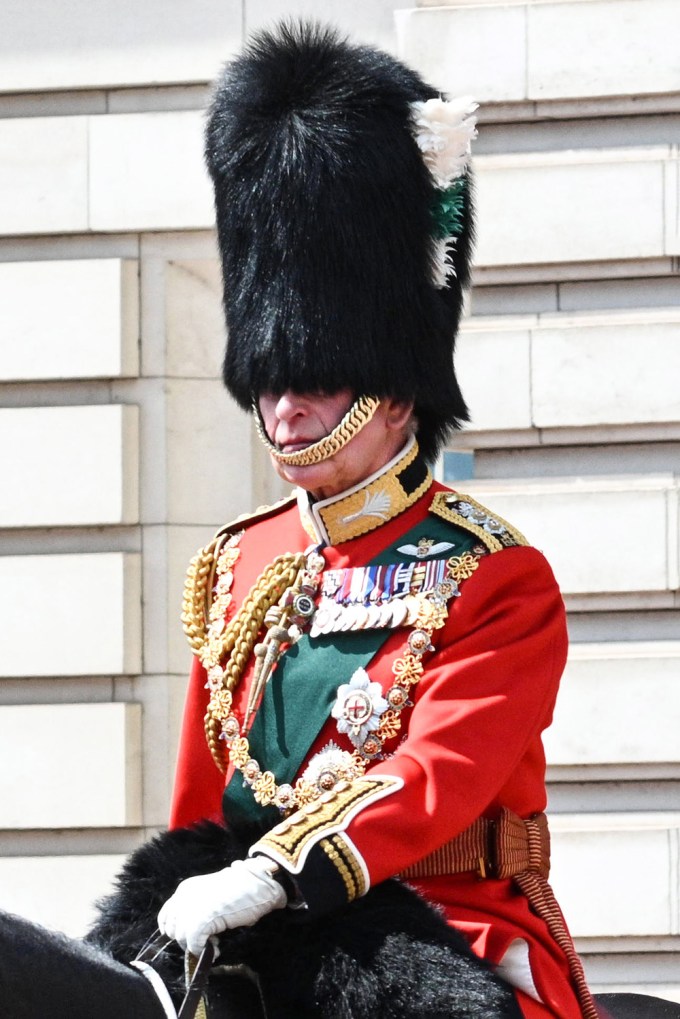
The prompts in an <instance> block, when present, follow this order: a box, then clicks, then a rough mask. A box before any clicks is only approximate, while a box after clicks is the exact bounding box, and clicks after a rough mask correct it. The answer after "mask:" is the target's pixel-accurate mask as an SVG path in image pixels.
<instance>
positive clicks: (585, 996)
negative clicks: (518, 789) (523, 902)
mask: <svg viewBox="0 0 680 1019" xmlns="http://www.w3.org/2000/svg"><path fill="white" fill-rule="evenodd" d="M468 871H476V872H477V874H478V875H479V877H480V878H497V879H503V878H512V880H513V881H514V882H515V884H517V886H518V887H519V888H520V889H521V891H522V892H523V894H524V895H525V896H526V898H527V899H528V901H529V904H530V905H531V907H532V909H533V910H534V912H535V913H536V914H537V915H538V916H539V917H540V918H541V920H543V921H544V923H545V924H546V926H547V928H548V930H549V931H550V934H551V936H552V937H553V939H554V940H555V942H556V943H557V944H558V945H559V947H560V948H561V950H562V951H563V952H564V955H565V956H566V959H567V962H568V963H569V972H570V974H571V978H572V981H573V984H574V989H575V991H576V994H577V997H578V1001H579V1005H580V1007H581V1012H582V1014H583V1019H598V1015H599V1013H598V1011H597V1008H596V1006H595V1002H594V1001H593V998H592V995H591V993H590V991H589V990H588V984H587V983H586V978H585V974H584V972H583V966H582V964H581V960H580V958H579V957H578V954H577V952H576V949H575V948H574V943H573V941H572V940H571V935H570V934H569V931H568V930H567V925H566V923H565V920H564V916H563V915H562V910H561V909H560V907H559V905H558V903H557V900H556V899H555V895H554V893H553V890H552V888H551V887H550V885H549V884H548V874H549V873H550V832H549V831H548V819H547V817H546V816H545V814H535V815H534V816H533V817H530V818H528V819H527V820H523V819H522V818H521V817H519V816H518V815H517V814H515V813H513V811H512V810H508V808H507V807H503V808H502V810H501V812H500V815H499V817H498V818H497V819H495V820H493V821H492V820H489V819H488V818H485V817H480V818H478V820H477V821H475V822H474V823H473V824H471V825H470V827H469V828H466V830H465V831H463V832H461V833H460V835H458V836H456V838H454V839H451V841H450V842H447V843H446V844H445V845H443V846H441V847H440V848H439V849H436V850H435V851H434V852H433V853H431V854H430V855H429V856H426V857H425V858H424V859H422V860H419V861H418V862H417V863H414V864H413V866H411V867H408V868H407V869H406V870H404V871H402V872H401V874H400V875H399V877H401V878H403V879H404V880H406V881H408V880H417V879H418V878H427V877H442V876H444V875H446V874H464V873H466V872H468Z"/></svg>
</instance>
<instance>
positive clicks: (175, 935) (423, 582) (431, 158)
mask: <svg viewBox="0 0 680 1019" xmlns="http://www.w3.org/2000/svg"><path fill="white" fill-rule="evenodd" d="M474 109H475V105H474V103H472V102H471V100H469V99H467V98H466V99H461V100H457V101H456V100H454V101H450V102H449V101H447V102H445V101H443V100H442V99H441V98H440V97H439V94H438V93H437V92H436V91H435V90H434V89H432V88H430V87H429V86H428V85H426V84H425V83H424V82H423V81H422V80H421V79H420V78H419V77H418V75H416V74H415V73H413V72H412V71H410V70H409V69H408V68H406V67H404V66H403V65H402V64H400V63H398V62H397V61H395V60H394V59H392V58H391V57H389V56H387V55H386V54H384V53H380V52H378V51H376V50H373V49H370V48H367V47H357V46H352V45H349V44H348V43H346V42H345V41H343V40H341V39H339V38H338V37H337V36H336V35H335V34H334V33H333V32H330V31H325V30H323V29H322V28H319V27H315V26H312V27H309V26H298V27H294V26H292V27H291V26H288V27H286V26H284V27H283V28H281V29H280V30H279V31H278V32H277V33H274V34H264V35H262V36H260V37H259V38H258V39H257V40H255V42H253V43H252V44H251V46H250V47H249V48H248V49H247V50H246V51H245V52H244V54H243V55H242V56H241V57H239V58H238V59H236V60H235V61H234V62H233V63H232V64H231V65H229V66H228V67H227V68H226V70H225V72H224V75H223V77H222V79H221V80H220V82H219V83H218V87H217V90H216V93H215V98H214V101H213V104H212V108H211V111H210V117H209V122H208V132H207V158H208V165H209V169H210V172H211V175H212V178H213V182H214V186H215V197H216V210H217V226H218V235H219V242H220V249H221V256H222V267H223V275H224V305H225V311H226V319H227V326H228V341H227V350H226V356H225V361H224V381H225V384H226V386H227V388H228V390H229V392H230V393H231V395H232V396H233V397H234V398H235V399H236V400H237V402H238V403H239V404H240V406H241V407H243V408H244V409H246V410H250V409H252V410H253V411H254V414H255V420H256V425H257V427H258V430H259V434H260V437H261V439H262V441H263V442H264V443H265V445H266V447H267V449H268V451H269V453H270V456H271V459H272V463H273V466H274V468H275V470H276V471H277V472H278V473H279V475H280V476H281V477H282V478H283V479H285V480H286V481H288V482H290V483H292V484H293V485H295V486H296V491H295V492H294V494H293V496H292V497H291V498H290V499H286V500H284V501H283V502H282V503H280V504H278V505H276V506H273V507H268V508H264V509H261V510H259V511H257V512H256V513H255V514H253V515H252V516H247V517H245V518H243V519H240V520H238V521H236V522H235V523H232V524H229V525H227V526H226V527H224V528H222V529H221V530H220V531H219V532H218V534H217V535H216V536H215V538H214V539H213V540H212V541H211V542H210V543H209V544H208V545H207V546H206V547H205V548H203V549H201V550H200V552H199V553H198V555H197V556H196V558H195V559H194V560H193V561H192V564H191V567H190V569H189V574H188V579H187V587H186V592H185V599H184V612H183V620H184V624H185V629H186V632H187V636H188V638H189V641H190V644H191V646H192V648H193V650H194V652H195V661H194V667H193V671H192V675H191V680H190V685H189V690H188V695H187V702H186V709H185V717H184V725H183V731H182V740H181V746H180V754H179V762H178V768H177V777H176V783H175V791H174V800H173V813H172V830H171V831H170V832H167V833H163V834H162V835H160V836H158V837H157V838H156V839H154V840H152V841H151V842H149V843H147V844H146V845H145V846H142V847H141V848H140V849H139V850H138V851H137V852H136V853H134V854H133V855H132V857H131V858H130V860H129V861H128V862H127V864H126V866H125V868H124V869H123V871H122V873H121V875H120V876H119V879H118V885H117V889H116V891H115V892H114V894H113V895H112V896H110V897H109V898H108V899H107V900H105V901H104V902H103V903H102V904H100V916H99V919H98V921H97V923H96V924H95V926H94V928H93V930H92V931H91V932H90V934H89V935H88V938H87V939H86V941H87V942H88V943H86V944H83V943H80V942H75V941H69V939H66V938H63V937H61V936H59V935H54V934H51V933H49V932H47V931H42V930H41V929H40V928H37V927H36V926H35V925H32V924H29V923H28V922H27V921H23V920H21V919H20V918H18V917H11V916H9V915H7V914H3V913H0V1013H1V1014H2V1015H3V1016H4V1015H7V1016H11V1017H12V1019H66V1017H67V1016H68V1019H90V1017H92V1016H94V1015H96V1016H97V1017H98V1019H115V1017H119V1016H121V1015H126V1016H134V1017H135V1019H176V1016H177V1014H179V1015H180V1016H181V1019H185V1017H186V1019H189V1017H191V1019H193V1016H194V1014H195V1012H196V998H195V997H192V994H190V995H188V996H187V998H186V999H185V1000H184V1003H183V1004H182V1006H181V1010H180V1012H179V1013H177V1011H176V1009H177V1008H178V1007H179V1006H180V1003H181V1002H182V999H183V997H184V989H185V980H184V966H185V962H186V964H187V969H188V971H189V972H190V973H191V972H192V971H193V969H194V964H195V961H196V960H195V958H192V957H196V956H199V955H201V953H202V952H203V950H204V948H206V946H208V947H207V948H206V951H205V952H204V954H203V958H202V960H201V962H200V963H199V968H198V972H199V974H202V972H203V971H202V966H203V962H204V961H205V960H206V959H208V958H209V954H210V946H211V945H213V944H214V943H216V945H217V948H218V950H219V953H220V955H219V959H218V965H217V967H215V968H213V970H211V971H210V975H209V978H208V993H207V1002H208V1006H207V1007H208V1013H207V1014H208V1015H209V1016H210V1017H211V1019H218V1017H219V1019H237V1017H239V1019H243V1017H245V1016H247V1017H248V1019H250V1017H253V1016H257V1017H258V1019H261V1017H262V1016H264V1015H266V1017H267V1019H363V1017H368V1016H371V1017H380V1016H389V1017H390V1019H516V1017H517V1016H526V1017H528V1019H550V1017H553V1019H579V1017H587V1019H596V1016H597V1015H598V1011H597V1009H596V1008H595V1005H594V1004H593V1000H592V998H591V996H590V994H589V992H588V989H587V987H586V984H585V980H584V977H583V972H582V969H581V965H580V962H579V960H578V957H577V955H576V953H575V951H574V947H573V944H572V941H571V938H570V936H569V933H568V931H567V928H566V926H565V923H564V920H563V917H562V914H561V912H560V909H559V907H558V905H557V903H556V902H555V899H554V897H553V895H552V892H551V890H550V886H549V885H548V882H547V876H548V869H549V838H548V829H547V821H546V818H545V814H544V810H545V806H546V791H545V781H544V772H545V758H544V753H543V747H542V743H541V733H542V731H543V730H544V729H545V728H546V727H547V726H548V725H549V724H550V720H551V716H552V710H553V705H554V701H555V696H556V693H557V687H558V684H559V680H560V676H561V673H562V669H563V667H564V662H565V657H566V628H565V617H564V606H563V603H562V599H561V597H560V594H559V591H558V589H557V586H556V583H555V580H554V577H553V575H552V573H551V571H550V568H549V566H548V565H547V563H546V562H545V560H544V559H543V557H542V556H541V554H540V553H539V552H538V551H536V550H535V549H534V548H532V547H531V546H530V545H529V544H528V543H527V541H526V539H525V538H524V537H523V536H522V535H521V534H520V533H519V532H518V531H517V530H516V529H515V528H514V527H512V525H511V524H509V523H508V522H506V521H504V520H502V519H501V518H500V517H498V516H497V515H496V514H495V513H493V512H492V511H490V510H488V509H486V508H485V507H484V506H481V505H480V504H479V503H477V502H476V501H475V500H474V499H473V498H471V497H469V496H467V495H465V494H462V493H460V492H454V491H451V490H450V489H448V488H445V487H444V486H443V485H441V484H439V483H437V482H436V481H434V480H433V478H432V475H431V473H430V468H429V466H428V465H429V464H431V463H432V462H433V461H434V460H435V458H436V456H437V454H438V452H439V451H440V449H441V447H442V445H443V443H444V442H445V440H446V438H447V436H448V435H449V434H450V432H451V431H452V430H453V429H454V428H456V427H458V426H459V425H460V424H461V423H462V422H463V421H465V420H466V419H467V416H468V415H467V408H466V406H465V403H464V401H463V397H462V395H461V392H460V389H459V387H458V383H457V380H456V376H455V373H454V367H453V348H454V340H455V336H456V332H457V328H458V322H459V318H460V314H461V309H462V303H463V295H464V289H465V287H466V286H467V284H468V282H469V261H470V250H471V243H472V181H471V171H470V166H469V154H470V141H471V139H472V138H473V137H474V133H475V129H474ZM488 370H490V371H493V370H494V367H493V365H491V366H489V368H488ZM215 822H217V823H215ZM395 879H396V880H395ZM428 903H431V904H433V905H434V907H436V908H435V909H432V908H431V907H430V905H428ZM157 923H158V926H159V927H160V931H161V934H162V935H163V937H161V938H160V939H159V938H158V937H157V935H158V930H157V927H156V924H157ZM209 942H210V946H209V945H208V943H209ZM470 946H471V949H472V950H470ZM185 949H187V950H188V953H189V954H188V956H187V958H186V960H185V957H184V950H185ZM130 964H132V965H130ZM236 970H237V971H238V974H241V973H242V972H244V971H247V973H248V974H249V977H248V981H247V982H246V983H245V984H244V983H243V982H242V981H241V983H239V980H240V976H238V975H235V971H236ZM254 986H256V987H257V993H255V994H254V992H253V990H252V988H253V987H254ZM192 993H193V992H192ZM622 997H623V998H624V999H625V1000H624V1001H623V1003H619V1002H614V1004H615V1005H616V1007H615V1008H614V1007H613V1008H612V1012H613V1014H615V1015H621V1016H624V1015H630V1016H634V1015H636V1014H640V1015H642V1014H644V1015H648V1016H649V1017H651V1016H652V1015H654V1016H659V1017H661V1016H666V1017H667V1019H678V1009H677V1007H676V1006H673V1005H671V1004H670V1003H665V1004H664V1003H661V1002H658V1000H657V999H647V1001H648V1003H649V1007H647V1005H644V1011H643V1010H642V1007H640V1011H639V1013H638V1007H639V1005H640V1002H639V1001H638V996H635V995H624V996H622ZM616 998H617V996H612V1000H610V1001H608V1005H611V1004H612V1001H613V999H616ZM652 1002H656V1005H654V1004H651V1003H652ZM619 1006H620V1010H619Z"/></svg>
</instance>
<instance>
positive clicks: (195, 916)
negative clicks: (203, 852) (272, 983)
mask: <svg viewBox="0 0 680 1019" xmlns="http://www.w3.org/2000/svg"><path fill="white" fill-rule="evenodd" d="M276 869H277V868H276V864H275V863H273V862H272V860H269V859H268V858H267V857H266V856H254V857H252V858H251V859H248V860H236V861H235V862H234V863H232V865H231V866H230V867H225V869H224V870H218V871H217V872H216V873H214V874H204V875H201V876H199V877H190V878H187V880H186V881H182V883H181V884H180V885H179V886H178V888H177V891H176V892H175V894H174V895H173V896H172V897H171V898H169V899H168V901H167V902H166V903H165V905H164V906H163V907H162V908H161V911H160V913H159V914H158V926H159V928H160V931H161V933H162V934H165V935H167V937H169V938H174V939H175V941H178V942H179V943H180V945H181V946H182V948H184V949H185V950H186V949H188V950H189V951H190V952H191V954H192V955H195V956H199V955H200V954H201V952H202V951H203V949H204V948H205V945H206V942H207V941H208V938H211V937H212V936H213V935H214V934H221V933H222V931H226V930H231V929H232V928H234V927H251V926H252V925H253V924H254V923H257V921H258V920H259V919H260V918H261V917H263V916H265V915H266V914H267V913H270V912H271V911H272V910H273V909H283V907H284V906H285V905H286V903H287V901H288V899H287V896H286V893H285V891H284V889H283V888H282V886H281V885H280V884H279V882H278V881H276V880H275V879H274V878H273V877H272V874H273V873H274V872H275V871H276Z"/></svg>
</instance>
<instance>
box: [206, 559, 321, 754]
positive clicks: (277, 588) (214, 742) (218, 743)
mask: <svg viewBox="0 0 680 1019" xmlns="http://www.w3.org/2000/svg"><path fill="white" fill-rule="evenodd" d="M197 558H200V555H199V557H197ZM304 564H305V556H304V554H302V553H301V552H298V553H295V554H293V553H286V554H284V555H280V556H277V558H276V559H275V560H274V561H273V562H271V563H269V565H268V566H266V567H265V568H264V570H263V571H262V573H261V574H260V576H259V577H258V578H257V580H256V581H255V583H254V584H253V586H252V587H251V589H250V591H249V593H248V595H247V596H246V598H244V600H243V603H242V605H241V607H240V609H239V611H238V612H237V614H236V615H235V616H234V618H233V619H232V620H231V622H230V623H229V625H228V626H227V627H225V629H224V630H223V631H222V632H221V633H217V632H216V633H214V634H213V633H210V634H209V635H208V637H207V639H206V638H205V631H204V639H203V641H202V643H201V645H200V648H199V649H198V650H199V656H200V658H201V661H202V663H203V665H204V666H205V668H206V669H207V670H208V676H209V678H211V677H210V673H211V668H214V667H219V668H220V673H221V680H220V686H219V688H217V687H215V686H213V684H212V682H211V694H212V695H211V698H210V703H209V705H208V711H207V714H206V716H205V733H206V739H207V741H208V746H209V747H210V752H211V754H212V756H213V758H214V760H215V763H216V764H217V766H218V767H219V768H220V770H221V771H226V767H227V764H226V758H227V754H226V751H225V747H224V741H223V740H221V739H220V735H221V733H222V720H223V718H225V717H226V715H228V714H229V710H230V707H231V694H232V693H233V691H234V690H235V688H236V686H237V685H238V682H239V680H240V679H241V676H242V675H243V672H244V670H245V668H246V665H247V664H248V659H249V658H250V656H251V654H252V652H253V648H254V647H255V643H256V641H257V637H258V634H259V631H260V629H261V627H262V625H263V623H264V617H265V615H266V614H267V612H268V611H269V609H270V608H271V607H272V606H273V605H276V604H277V603H278V601H279V599H280V598H281V595H282V594H283V593H284V591H285V590H286V588H288V587H290V586H291V585H292V584H293V583H294V581H295V579H296V577H297V575H298V573H299V572H300V570H301V569H302V567H303V566H304ZM221 662H224V664H223V665H220V663H221Z"/></svg>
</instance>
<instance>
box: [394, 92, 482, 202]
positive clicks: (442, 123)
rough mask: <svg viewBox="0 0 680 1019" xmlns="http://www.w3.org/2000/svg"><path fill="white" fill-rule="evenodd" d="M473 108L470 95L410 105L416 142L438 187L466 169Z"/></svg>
mask: <svg viewBox="0 0 680 1019" xmlns="http://www.w3.org/2000/svg"><path fill="white" fill-rule="evenodd" d="M477 108H478V103H476V102H475V101H474V99H473V98H472V96H460V97H458V98H457V99H428V100H426V101H425V102H416V103H412V104H411V109H412V114H413V122H414V126H415V137H416V142H417V143H418V148H419V149H420V151H421V152H422V153H423V159H424V160H425V163H426V165H427V167H428V169H429V171H430V173H431V174H432V177H433V178H434V181H435V183H436V185H437V187H439V188H442V189H445V188H448V187H451V185H452V184H453V182H454V180H457V179H458V178H459V177H462V176H463V174H464V173H465V171H466V170H467V167H468V164H469V162H470V145H471V142H472V140H473V139H474V138H476V137H477V127H476V124H477V118H476V116H475V110H476V109H477Z"/></svg>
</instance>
